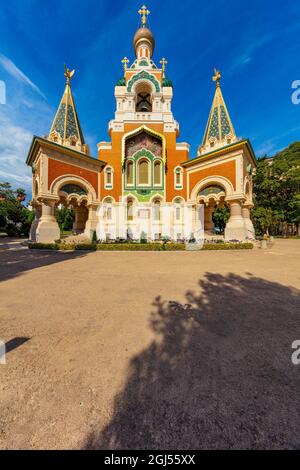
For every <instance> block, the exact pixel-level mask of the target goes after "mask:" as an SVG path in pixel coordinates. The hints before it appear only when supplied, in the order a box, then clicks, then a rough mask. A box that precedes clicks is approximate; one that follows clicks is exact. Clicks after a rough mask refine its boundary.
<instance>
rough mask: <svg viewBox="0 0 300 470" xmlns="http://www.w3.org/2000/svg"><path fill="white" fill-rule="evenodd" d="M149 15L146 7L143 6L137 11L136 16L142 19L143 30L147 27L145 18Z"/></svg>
mask: <svg viewBox="0 0 300 470" xmlns="http://www.w3.org/2000/svg"><path fill="white" fill-rule="evenodd" d="M150 13H151V12H150V11H149V10H148V8H147V7H146V5H143V6H142V8H141V9H140V10H139V11H138V14H139V15H141V18H142V25H143V28H145V27H146V25H147V17H148V16H149V15H150Z"/></svg>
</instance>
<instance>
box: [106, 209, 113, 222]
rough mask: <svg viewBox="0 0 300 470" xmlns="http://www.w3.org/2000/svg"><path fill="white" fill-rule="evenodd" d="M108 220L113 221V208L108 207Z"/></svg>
mask: <svg viewBox="0 0 300 470" xmlns="http://www.w3.org/2000/svg"><path fill="white" fill-rule="evenodd" d="M106 218H107V220H112V207H108V208H107V211H106Z"/></svg>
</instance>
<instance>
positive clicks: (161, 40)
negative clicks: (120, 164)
mask: <svg viewBox="0 0 300 470" xmlns="http://www.w3.org/2000/svg"><path fill="white" fill-rule="evenodd" d="M146 4H147V6H148V8H149V9H150V10H151V15H150V27H151V29H152V30H153V32H154V35H155V39H156V50H155V54H154V60H155V61H156V63H158V64H159V60H160V59H161V58H162V57H163V56H164V57H166V58H167V59H168V61H169V64H168V66H167V75H168V77H169V78H170V79H171V80H172V81H173V85H174V100H173V113H174V115H175V118H176V119H177V120H178V121H179V122H180V125H181V136H180V139H179V140H180V141H187V142H189V143H190V144H191V146H192V147H191V156H195V155H196V149H197V146H198V145H199V144H200V143H201V141H202V138H203V134H204V130H205V125H206V121H207V118H208V114H209V110H210V106H211V102H212V99H213V93H214V84H213V83H212V81H211V77H212V74H213V68H214V67H215V66H217V67H218V68H219V69H220V70H221V73H222V82H221V83H222V91H223V94H224V97H225V100H226V103H227V106H228V108H229V112H230V115H231V118H232V121H233V125H234V127H235V130H236V133H237V135H238V136H242V137H245V138H246V137H248V138H249V139H250V140H251V142H252V145H253V147H254V149H255V151H256V154H257V156H258V157H260V156H262V155H264V154H268V155H272V154H274V153H275V152H276V151H278V150H280V149H282V148H284V147H285V146H287V145H288V144H289V143H291V142H294V141H296V140H298V141H299V140H300V105H298V106H296V105H294V104H292V101H291V95H292V89H291V86H292V82H293V81H294V80H297V79H298V80H300V54H299V42H300V41H299V37H300V2H299V0H288V1H286V2H274V1H272V0H251V1H249V0H248V1H243V0H239V1H237V0H214V1H210V2H208V1H199V0H185V1H182V0H160V1H158V0H149V1H148V2H147V3H146ZM141 5H142V2H141V1H138V0H114V1H111V0H85V1H82V0H64V1H63V0H51V2H50V1H48V0H9V1H7V0H0V80H2V81H4V82H5V84H6V94H7V100H6V104H5V105H3V104H0V180H2V181H3V180H5V181H10V182H11V183H12V184H13V185H17V186H20V185H21V186H23V187H25V188H27V189H28V188H30V181H31V177H30V175H31V174H30V170H29V169H28V168H27V167H26V166H25V159H26V155H27V152H28V148H29V146H30V142H31V139H32V135H33V134H37V135H41V136H43V135H46V134H47V133H48V132H49V129H50V127H51V123H52V120H53V118H54V114H55V111H56V108H57V106H58V104H59V101H60V98H61V95H62V93H63V89H64V83H65V79H64V76H63V64H64V62H66V64H67V65H68V67H70V68H75V69H76V75H75V77H74V80H73V93H74V97H75V100H76V105H77V110H78V114H79V118H80V121H81V125H82V128H83V132H84V135H85V138H86V140H87V142H88V143H89V145H90V147H91V153H92V155H93V156H96V155H97V151H96V144H97V142H99V141H102V140H108V136H107V124H108V121H109V120H110V119H112V118H113V116H114V111H115V100H114V85H115V83H116V81H117V80H118V78H120V76H121V75H122V64H121V62H120V61H121V59H122V58H123V57H124V56H125V55H126V56H127V57H128V58H129V59H130V60H133V59H134V51H133V47H132V39H133V35H134V33H135V30H136V29H137V27H138V25H139V18H138V15H137V10H138V9H139V8H140V6H141Z"/></svg>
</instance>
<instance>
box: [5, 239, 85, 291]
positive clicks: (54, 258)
mask: <svg viewBox="0 0 300 470" xmlns="http://www.w3.org/2000/svg"><path fill="white" fill-rule="evenodd" d="M85 255H86V253H82V252H72V253H63V252H55V251H53V252H51V251H43V250H40V251H38V250H29V249H28V248H25V247H23V248H21V247H20V246H18V245H16V247H15V248H14V245H9V244H8V243H1V244H0V282H1V281H6V280H8V279H11V278H14V277H16V276H19V275H20V274H22V273H24V272H25V271H30V270H31V269H35V268H40V267H42V266H49V265H51V264H55V263H61V262H63V261H66V260H70V259H74V258H81V257H83V256H85Z"/></svg>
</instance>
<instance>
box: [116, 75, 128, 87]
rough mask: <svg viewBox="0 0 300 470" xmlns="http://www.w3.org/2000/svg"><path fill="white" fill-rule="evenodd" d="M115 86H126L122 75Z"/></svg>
mask: <svg viewBox="0 0 300 470" xmlns="http://www.w3.org/2000/svg"><path fill="white" fill-rule="evenodd" d="M116 86H126V80H125V78H124V77H121V78H120V79H119V80H118V81H117V83H116Z"/></svg>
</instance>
